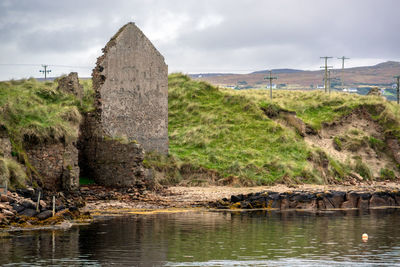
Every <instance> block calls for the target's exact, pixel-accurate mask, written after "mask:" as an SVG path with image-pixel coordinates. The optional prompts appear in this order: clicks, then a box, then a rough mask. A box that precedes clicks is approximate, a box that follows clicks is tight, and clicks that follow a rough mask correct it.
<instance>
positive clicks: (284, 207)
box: [281, 198, 290, 210]
mask: <svg viewBox="0 0 400 267" xmlns="http://www.w3.org/2000/svg"><path fill="white" fill-rule="evenodd" d="M287 209H290V201H289V199H287V198H284V199H282V200H281V210H287Z"/></svg>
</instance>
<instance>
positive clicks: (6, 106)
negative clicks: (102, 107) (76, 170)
mask: <svg viewBox="0 0 400 267" xmlns="http://www.w3.org/2000/svg"><path fill="white" fill-rule="evenodd" d="M83 85H84V88H85V89H84V90H85V97H84V99H83V101H82V102H81V101H80V100H78V99H77V98H76V97H75V96H73V95H70V94H66V93H62V92H60V91H58V90H56V88H57V81H55V82H38V81H37V80H35V79H28V80H18V81H14V80H12V81H7V82H0V110H1V112H0V125H1V126H2V127H3V128H5V130H6V131H7V133H8V135H9V137H10V139H11V142H12V147H13V148H12V149H13V155H14V156H16V157H17V158H18V159H19V161H20V162H22V163H24V164H25V165H26V167H28V168H27V172H28V174H29V172H30V171H34V170H33V169H32V168H30V165H29V162H28V161H27V157H26V155H25V153H24V148H23V142H24V140H29V141H33V142H39V143H41V142H52V141H54V140H61V141H68V140H71V139H72V140H73V139H76V138H77V137H78V130H79V123H80V121H81V113H80V112H86V111H88V110H90V109H92V108H93V104H92V103H93V97H92V95H93V93H92V89H91V81H83ZM0 165H1V166H0V172H1V175H2V176H1V178H2V180H3V181H4V180H5V179H8V180H11V182H12V184H13V181H18V182H15V184H17V185H21V184H23V183H22V180H24V179H25V178H24V177H22V176H23V175H22V173H24V172H21V171H15V170H16V169H18V168H19V169H20V168H22V166H21V165H18V164H17V163H14V162H12V161H10V160H9V159H4V158H0ZM12 174H14V176H15V175H17V174H19V175H17V176H18V177H14V178H13V175H12ZM7 177H8V178H7ZM0 182H2V181H0Z"/></svg>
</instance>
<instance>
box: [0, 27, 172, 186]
mask: <svg viewBox="0 0 400 267" xmlns="http://www.w3.org/2000/svg"><path fill="white" fill-rule="evenodd" d="M103 52H104V54H103V55H102V56H101V57H99V58H98V60H97V64H96V67H95V69H94V70H93V89H94V91H95V110H94V111H93V112H90V113H87V114H84V115H83V116H82V118H81V116H80V115H79V114H78V115H79V117H77V118H76V123H75V125H73V129H72V130H73V131H74V133H75V134H73V135H72V136H71V137H68V138H54V140H53V139H51V138H50V139H49V140H46V142H35V140H33V139H29V138H28V139H24V143H23V144H22V147H23V149H24V155H26V157H25V161H24V163H25V164H26V166H28V164H29V168H30V169H29V170H33V174H34V176H35V177H37V178H38V179H37V181H38V182H39V186H43V187H44V188H46V189H49V190H53V191H56V190H60V189H64V190H75V189H77V188H78V187H79V177H88V178H93V179H95V181H96V182H97V183H98V184H101V185H110V186H138V185H143V183H146V182H148V181H150V182H151V178H152V177H151V172H150V171H149V170H147V169H145V168H144V166H143V159H144V155H145V152H148V151H154V152H158V153H160V154H167V153H168V69H167V65H166V64H165V62H164V58H163V56H162V55H161V54H160V53H159V52H158V51H157V50H156V49H155V48H154V46H153V45H152V43H151V42H150V41H149V40H148V39H147V38H146V36H145V35H144V34H143V33H142V32H141V31H140V30H139V29H138V27H136V25H135V24H134V23H128V24H126V25H125V26H123V27H122V28H121V29H120V30H119V31H118V32H117V33H116V34H115V35H114V36H113V37H112V38H111V40H110V41H109V42H108V43H107V45H106V46H105V47H104V49H103ZM58 85H59V86H58V88H57V89H58V90H59V91H62V92H65V93H68V94H73V95H75V96H76V97H77V98H78V99H80V100H81V101H82V97H83V95H84V92H83V87H82V86H81V85H80V84H79V80H78V76H77V73H71V74H70V75H68V76H66V77H63V78H61V79H59V80H58ZM79 122H81V123H80V124H79ZM78 136H79V137H78ZM0 156H1V157H4V158H11V157H13V155H12V146H11V142H10V138H9V136H8V133H7V129H6V128H5V127H3V126H2V125H0ZM0 163H1V162H0ZM0 165H1V164H0ZM3 165H4V164H3ZM3 167H4V166H3ZM0 168H1V166H0ZM0 174H1V172H0ZM0 178H1V177H0Z"/></svg>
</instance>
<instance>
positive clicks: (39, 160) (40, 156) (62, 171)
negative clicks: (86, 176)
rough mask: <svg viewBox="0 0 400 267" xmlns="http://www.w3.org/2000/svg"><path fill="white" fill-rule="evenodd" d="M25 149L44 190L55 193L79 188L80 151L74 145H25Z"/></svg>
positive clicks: (59, 143)
mask: <svg viewBox="0 0 400 267" xmlns="http://www.w3.org/2000/svg"><path fill="white" fill-rule="evenodd" d="M24 148H25V151H26V153H27V156H28V160H29V163H30V164H31V165H32V166H33V167H34V168H35V169H36V171H37V172H38V174H39V176H40V179H41V181H42V183H43V187H44V188H46V189H48V190H53V191H56V190H60V189H65V190H74V189H77V188H78V186H79V166H78V150H77V148H76V145H75V144H74V143H71V144H64V143H63V142H55V143H44V144H43V143H41V144H32V143H25V144H24Z"/></svg>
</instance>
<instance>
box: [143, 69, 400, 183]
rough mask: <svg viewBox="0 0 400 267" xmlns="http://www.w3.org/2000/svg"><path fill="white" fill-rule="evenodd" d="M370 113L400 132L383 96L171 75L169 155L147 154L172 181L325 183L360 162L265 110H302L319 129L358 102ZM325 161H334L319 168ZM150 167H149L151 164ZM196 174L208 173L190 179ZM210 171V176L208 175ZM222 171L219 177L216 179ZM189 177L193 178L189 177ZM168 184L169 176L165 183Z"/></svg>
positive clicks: (395, 109) (393, 110)
mask: <svg viewBox="0 0 400 267" xmlns="http://www.w3.org/2000/svg"><path fill="white" fill-rule="evenodd" d="M361 106H363V107H366V108H368V109H369V110H370V112H371V114H372V115H373V117H374V119H376V120H377V121H379V122H380V123H381V124H382V126H383V127H384V128H385V131H388V132H390V133H391V134H393V135H395V136H397V137H399V136H400V134H399V133H400V131H399V129H400V128H399V121H400V117H399V114H400V110H399V108H398V107H397V106H396V105H394V104H391V103H388V102H387V101H384V100H382V99H381V98H379V97H373V96H358V95H349V94H340V93H336V94H330V95H328V94H325V93H323V92H318V91H313V92H298V91H296V92H293V91H275V92H274V99H273V100H272V101H271V100H269V92H268V91H265V90H243V91H234V90H226V89H218V88H215V87H213V86H211V85H209V84H207V83H204V82H199V81H193V80H191V79H190V78H189V77H187V76H185V75H181V74H171V75H170V76H169V140H170V154H171V155H170V157H169V158H167V159H165V158H164V159H160V158H159V157H156V158H154V157H153V158H152V157H151V156H150V157H148V159H147V160H148V161H149V162H150V163H151V164H153V166H156V167H157V168H158V169H159V170H163V171H164V172H166V173H167V176H168V177H167V181H166V182H167V183H168V182H170V183H189V184H190V183H192V184H193V183H194V184H201V183H208V182H209V181H207V180H209V179H210V176H213V179H214V180H215V179H216V180H217V182H221V183H224V182H229V181H232V180H237V181H239V183H240V184H258V185H261V184H273V183H276V182H281V181H285V182H289V183H290V182H308V183H324V182H327V181H335V180H342V179H344V178H345V177H346V174H347V173H348V172H350V171H357V170H355V169H356V168H355V166H344V165H343V164H341V163H339V162H337V161H335V160H334V159H331V158H330V157H329V155H326V154H324V153H323V152H321V151H319V150H318V149H315V148H312V147H310V146H308V145H307V144H306V142H305V141H304V138H303V137H302V136H300V135H299V134H298V133H297V132H296V131H295V130H293V129H292V128H290V127H285V126H282V125H281V124H280V123H279V122H278V121H276V120H274V119H270V118H269V117H268V116H266V115H265V114H264V112H263V110H262V109H264V110H265V108H272V109H276V110H286V111H290V112H295V113H296V114H297V116H298V117H299V118H300V119H301V120H302V121H304V122H305V123H307V124H308V125H309V126H310V127H312V128H313V129H315V130H316V131H318V130H319V129H321V127H322V125H323V124H324V123H327V122H332V121H334V120H337V119H338V118H340V117H342V116H344V115H346V114H349V113H351V112H352V111H353V110H355V109H357V108H359V107H361ZM323 161H327V162H329V163H328V166H325V167H321V168H319V167H318V165H321V164H322V162H323ZM151 164H150V165H151ZM187 169H189V170H190V171H191V172H192V173H197V174H199V173H203V174H204V175H197V176H195V177H190V175H185V174H187ZM208 171H211V174H210V173H209V172H208ZM214 176H216V178H215V177H214ZM185 179H186V180H188V181H185ZM164 182H165V181H164Z"/></svg>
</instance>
